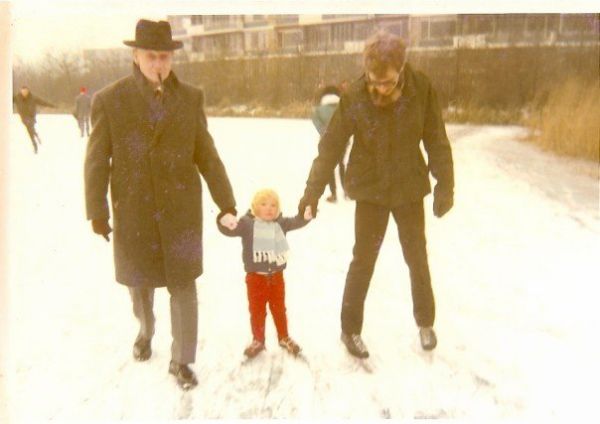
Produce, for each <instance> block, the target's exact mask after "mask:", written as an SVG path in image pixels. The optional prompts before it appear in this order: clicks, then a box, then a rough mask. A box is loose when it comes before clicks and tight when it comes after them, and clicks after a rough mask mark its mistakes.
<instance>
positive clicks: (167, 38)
mask: <svg viewBox="0 0 600 424" xmlns="http://www.w3.org/2000/svg"><path fill="white" fill-rule="evenodd" d="M123 44H125V45H126V46H129V47H138V48H140V49H146V50H160V51H170V50H176V49H180V48H181V47H182V46H183V43H182V42H181V41H177V40H173V39H172V38H171V25H170V24H169V23H168V22H167V21H158V22H154V21H148V20H146V19H140V20H139V21H138V23H137V25H136V26H135V40H133V41H123Z"/></svg>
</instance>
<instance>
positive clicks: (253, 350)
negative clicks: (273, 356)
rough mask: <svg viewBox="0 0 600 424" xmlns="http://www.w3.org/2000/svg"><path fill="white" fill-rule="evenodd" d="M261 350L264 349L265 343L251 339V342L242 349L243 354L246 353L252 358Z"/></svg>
mask: <svg viewBox="0 0 600 424" xmlns="http://www.w3.org/2000/svg"><path fill="white" fill-rule="evenodd" d="M263 350H265V344H264V343H263V342H259V341H258V340H252V343H250V345H249V346H248V347H247V348H246V349H244V355H246V356H247V357H248V358H254V357H255V356H256V355H258V354H259V353H260V352H262V351H263Z"/></svg>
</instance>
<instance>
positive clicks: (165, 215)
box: [85, 66, 235, 287]
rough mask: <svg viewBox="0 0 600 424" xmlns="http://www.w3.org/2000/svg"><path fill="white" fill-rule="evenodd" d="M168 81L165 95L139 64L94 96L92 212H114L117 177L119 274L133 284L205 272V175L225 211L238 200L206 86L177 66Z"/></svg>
mask: <svg viewBox="0 0 600 424" xmlns="http://www.w3.org/2000/svg"><path fill="white" fill-rule="evenodd" d="M164 85H165V94H164V99H163V100H160V99H159V98H156V97H155V95H154V92H153V90H152V89H151V87H150V85H149V84H148V82H147V81H146V79H145V78H144V76H143V75H142V73H141V72H140V70H139V68H137V67H136V66H134V74H133V75H130V76H128V77H125V78H123V79H121V80H119V81H117V82H115V83H113V84H111V85H110V86H108V87H106V88H104V89H102V90H101V91H99V92H98V93H97V94H96V95H95V96H94V98H93V101H92V124H93V125H92V126H93V130H92V133H91V135H90V139H89V142H88V146H87V153H86V158H85V196H86V209H87V218H88V219H90V220H91V219H108V218H109V215H110V214H109V206H108V201H107V190H108V187H109V183H110V195H111V201H112V212H113V227H114V233H113V234H114V237H113V242H114V259H115V271H116V279H117V281H118V282H120V283H122V284H126V285H128V286H151V287H159V286H164V285H173V284H179V283H182V282H187V281H191V280H193V279H195V278H197V277H198V276H199V275H200V274H201V273H202V184H201V180H200V175H202V177H204V179H205V181H206V183H207V185H208V188H209V190H210V194H211V196H212V198H213V200H214V201H215V203H216V204H217V206H218V207H219V208H220V209H221V211H224V210H230V209H233V208H234V207H235V200H234V198H233V192H232V189H231V185H230V183H229V179H228V178H227V174H226V172H225V168H224V166H223V163H222V162H221V159H220V158H219V155H218V153H217V150H216V148H215V145H214V142H213V139H212V137H211V136H210V134H209V132H208V129H207V123H206V117H205V115H204V110H203V94H202V91H201V90H199V89H197V88H194V87H192V86H190V85H187V84H184V83H183V82H180V81H179V80H178V79H177V78H176V77H175V75H174V74H173V73H171V74H170V76H169V77H168V78H167V79H166V80H165V84H164Z"/></svg>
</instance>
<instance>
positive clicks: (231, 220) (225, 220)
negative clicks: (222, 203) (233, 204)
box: [219, 213, 238, 230]
mask: <svg viewBox="0 0 600 424" xmlns="http://www.w3.org/2000/svg"><path fill="white" fill-rule="evenodd" d="M219 224H221V225H222V226H223V227H226V228H229V229H230V230H235V229H236V227H237V225H238V222H237V219H236V218H235V216H233V215H232V214H230V213H226V214H225V215H223V216H222V217H221V219H219Z"/></svg>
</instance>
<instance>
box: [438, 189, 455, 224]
mask: <svg viewBox="0 0 600 424" xmlns="http://www.w3.org/2000/svg"><path fill="white" fill-rule="evenodd" d="M453 205H454V193H453V192H452V190H449V191H444V190H440V189H438V187H436V188H435V190H434V192H433V214H434V215H435V216H437V217H438V218H441V217H442V216H444V215H445V214H446V213H447V212H448V211H449V210H450V209H452V206H453Z"/></svg>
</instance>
